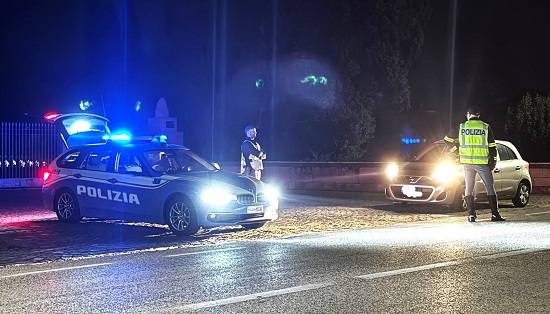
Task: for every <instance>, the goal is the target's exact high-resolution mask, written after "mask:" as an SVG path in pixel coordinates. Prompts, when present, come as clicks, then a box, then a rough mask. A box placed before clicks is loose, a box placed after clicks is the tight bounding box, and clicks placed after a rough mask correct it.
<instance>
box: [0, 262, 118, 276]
mask: <svg viewBox="0 0 550 314" xmlns="http://www.w3.org/2000/svg"><path fill="white" fill-rule="evenodd" d="M110 264H112V263H101V264H90V265H82V266H75V267H64V268H55V269H48V270H38V271H31V272H28V273H20V274H13V275H7V276H2V277H0V278H9V277H19V276H27V275H34V274H42V273H52V272H56V271H63V270H70V269H79V268H88V267H98V266H105V265H110Z"/></svg>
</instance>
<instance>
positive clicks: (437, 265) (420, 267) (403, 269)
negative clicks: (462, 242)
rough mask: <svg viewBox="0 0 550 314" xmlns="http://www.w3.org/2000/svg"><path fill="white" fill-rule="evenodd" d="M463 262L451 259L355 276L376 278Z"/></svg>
mask: <svg viewBox="0 0 550 314" xmlns="http://www.w3.org/2000/svg"><path fill="white" fill-rule="evenodd" d="M462 263H464V261H450V262H443V263H436V264H429V265H422V266H416V267H411V268H402V269H396V270H390V271H384V272H380V273H373V274H367V275H361V276H355V277H354V278H359V279H376V278H382V277H389V276H395V275H400V274H406V273H413V272H417V271H423V270H428V269H433V268H440V267H447V266H454V265H458V264H462Z"/></svg>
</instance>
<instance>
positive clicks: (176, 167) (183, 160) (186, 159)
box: [143, 148, 216, 173]
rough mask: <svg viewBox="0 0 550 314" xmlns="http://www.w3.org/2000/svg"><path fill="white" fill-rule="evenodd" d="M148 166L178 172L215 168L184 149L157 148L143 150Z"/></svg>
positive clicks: (160, 170) (163, 170)
mask: <svg viewBox="0 0 550 314" xmlns="http://www.w3.org/2000/svg"><path fill="white" fill-rule="evenodd" d="M143 155H144V157H145V159H146V160H147V162H148V163H149V166H150V167H151V168H152V169H153V170H155V171H159V172H169V173H180V172H190V171H193V172H195V171H214V170H216V168H214V166H212V165H211V164H210V163H209V162H207V161H206V160H204V159H202V158H201V157H199V156H198V155H197V154H195V153H193V152H192V151H190V150H186V149H170V148H165V149H158V150H151V151H146V152H143Z"/></svg>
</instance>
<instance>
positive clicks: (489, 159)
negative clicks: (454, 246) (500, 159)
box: [444, 106, 505, 222]
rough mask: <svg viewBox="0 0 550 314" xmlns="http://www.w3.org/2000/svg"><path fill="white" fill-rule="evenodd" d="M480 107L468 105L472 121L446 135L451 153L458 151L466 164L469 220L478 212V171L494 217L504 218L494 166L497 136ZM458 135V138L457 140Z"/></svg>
mask: <svg viewBox="0 0 550 314" xmlns="http://www.w3.org/2000/svg"><path fill="white" fill-rule="evenodd" d="M479 114H480V110H479V108H478V107H476V106H472V107H470V108H469V109H468V112H467V117H468V121H466V122H463V123H461V124H460V126H459V129H458V130H459V131H458V133H457V132H456V131H455V130H451V131H450V132H449V133H448V134H447V135H446V136H445V138H444V140H445V141H446V143H447V146H448V147H449V150H450V151H451V153H456V150H457V146H456V144H458V152H459V155H460V162H461V163H462V164H463V166H464V180H465V185H466V191H465V193H464V195H465V196H464V200H465V201H466V206H467V207H468V221H470V222H475V220H476V218H477V216H476V212H475V208H474V195H473V191H474V184H475V175H476V173H477V174H479V176H480V177H481V180H482V181H483V184H484V185H485V188H486V189H487V197H488V199H489V205H490V207H491V213H492V216H491V221H504V220H505V219H504V218H502V217H501V216H500V213H499V212H498V200H497V195H496V192H495V187H494V181H493V169H494V168H495V165H496V161H497V150H496V144H495V138H494V136H493V132H492V130H491V127H490V126H489V124H487V123H485V122H483V121H481V120H480V119H479ZM457 138H458V140H456V139H457Z"/></svg>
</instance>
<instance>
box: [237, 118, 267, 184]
mask: <svg viewBox="0 0 550 314" xmlns="http://www.w3.org/2000/svg"><path fill="white" fill-rule="evenodd" d="M244 133H245V134H246V139H245V140H244V141H243V143H242V144H241V173H242V174H246V175H249V176H252V177H255V178H256V179H258V180H260V178H261V177H262V170H264V164H263V160H264V159H265V158H266V153H265V152H264V151H263V150H262V148H261V147H260V143H258V142H257V141H256V136H257V135H258V132H257V131H256V127H255V126H253V125H248V126H247V127H246V128H245V129H244Z"/></svg>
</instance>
